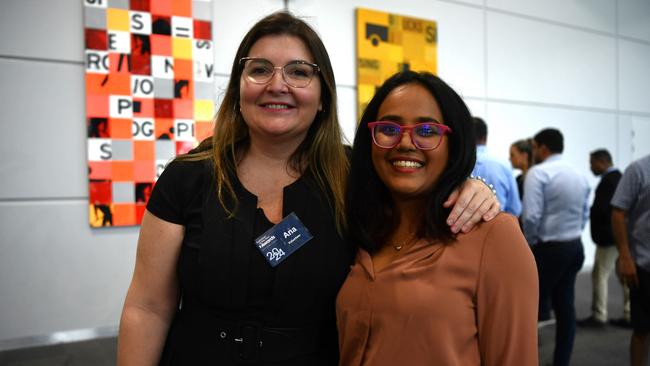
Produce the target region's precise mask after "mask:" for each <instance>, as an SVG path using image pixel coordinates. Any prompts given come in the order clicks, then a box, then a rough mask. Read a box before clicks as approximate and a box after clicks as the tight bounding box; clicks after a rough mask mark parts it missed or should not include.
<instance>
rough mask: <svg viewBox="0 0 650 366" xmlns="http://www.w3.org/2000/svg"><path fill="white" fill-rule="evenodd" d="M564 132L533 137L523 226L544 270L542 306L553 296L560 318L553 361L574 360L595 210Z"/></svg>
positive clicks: (541, 272)
mask: <svg viewBox="0 0 650 366" xmlns="http://www.w3.org/2000/svg"><path fill="white" fill-rule="evenodd" d="M563 150H564V137H563V136H562V133H561V132H560V131H558V130H556V129H552V128H548V129H544V130H542V131H540V132H538V133H537V134H536V135H535V137H533V158H534V160H535V161H536V162H537V163H538V164H537V165H535V166H533V167H532V168H531V169H530V170H529V171H528V173H527V174H526V180H525V182H524V191H525V192H526V194H525V195H524V202H523V213H522V220H521V221H522V226H523V230H524V235H525V236H526V239H527V240H528V243H529V244H530V245H531V246H532V251H533V254H534V255H535V260H536V262H537V271H538V273H539V299H540V311H541V310H542V307H543V305H544V304H546V303H547V301H548V299H549V298H550V299H551V302H552V306H553V311H554V312H555V319H556V336H555V352H554V355H553V365H555V366H561V365H569V361H570V360H571V352H572V350H573V339H574V337H575V331H576V313H575V304H574V303H575V281H576V274H577V273H578V271H579V270H580V268H581V267H582V262H583V261H584V258H585V256H584V250H583V247H582V241H581V240H580V237H581V235H582V230H583V228H584V226H585V223H586V222H587V217H588V214H589V206H588V200H587V198H588V196H589V191H590V188H589V183H588V181H587V178H586V177H584V176H583V175H581V174H579V173H578V172H577V171H576V170H575V169H574V168H573V167H571V166H570V165H569V164H567V163H566V162H565V161H564V160H563V159H562V151H563Z"/></svg>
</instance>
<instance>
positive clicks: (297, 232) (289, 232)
mask: <svg viewBox="0 0 650 366" xmlns="http://www.w3.org/2000/svg"><path fill="white" fill-rule="evenodd" d="M312 238H313V236H312V235H311V233H310V232H309V230H307V228H306V227H305V226H304V225H303V224H302V222H300V219H298V216H296V214H295V213H293V212H292V213H290V214H289V215H288V216H287V217H285V218H284V219H283V220H282V221H280V222H279V223H278V224H277V225H275V226H273V227H272V228H270V229H268V230H267V231H266V232H265V233H264V234H262V235H260V236H259V237H258V238H257V239H255V245H256V246H257V249H259V251H260V252H261V253H262V255H263V256H264V258H266V261H267V262H269V264H270V265H271V267H276V266H277V265H278V264H280V263H282V261H283V260H285V259H286V258H287V257H289V256H290V255H291V254H293V252H295V251H296V250H298V249H299V248H300V247H302V246H303V245H305V243H307V242H308V241H310V240H311V239H312Z"/></svg>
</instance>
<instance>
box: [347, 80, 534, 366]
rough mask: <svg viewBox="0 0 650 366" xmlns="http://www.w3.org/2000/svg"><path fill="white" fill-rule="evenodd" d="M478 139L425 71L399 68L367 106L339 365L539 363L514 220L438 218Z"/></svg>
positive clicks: (458, 102) (350, 191)
mask: <svg viewBox="0 0 650 366" xmlns="http://www.w3.org/2000/svg"><path fill="white" fill-rule="evenodd" d="M475 148H476V146H475V139H474V136H473V129H472V119H471V116H470V113H469V111H468V109H467V107H466V106H465V104H464V103H463V101H462V99H461V98H460V97H459V96H458V95H457V94H456V93H455V92H454V91H453V90H452V89H451V88H450V87H449V86H448V85H447V84H445V83H444V82H443V81H442V80H441V79H439V78H438V77H436V76H434V75H431V74H429V73H416V72H413V71H406V72H402V73H399V74H396V75H394V76H393V77H391V78H390V79H389V80H387V81H386V82H385V83H384V84H383V85H382V86H381V88H379V90H378V91H377V92H376V94H375V96H374V98H373V99H372V100H371V101H370V103H369V104H368V107H367V108H366V110H365V113H364V114H363V117H362V119H361V123H360V125H359V129H358V131H357V134H356V137H355V140H354V146H353V149H352V157H351V166H350V179H349V181H348V187H347V198H346V214H347V228H348V233H349V237H350V242H351V243H352V244H353V245H354V246H355V247H356V248H357V254H356V259H355V263H354V265H353V266H352V268H351V271H350V274H349V275H348V277H347V279H346V281H345V283H344V284H343V286H342V288H341V290H340V292H339V294H338V297H337V302H336V309H337V321H338V329H339V343H340V350H341V359H340V363H339V364H340V365H341V366H358V365H367V366H383V365H386V366H393V365H463V366H469V365H483V366H485V365H488V366H490V365H494V366H497V365H498V366H508V365H513V366H521V365H527V366H528V365H537V362H538V360H537V296H538V292H537V291H538V290H537V287H538V284H537V272H536V267H535V261H534V259H533V256H532V254H531V252H530V249H529V248H528V244H526V241H525V239H524V237H523V235H522V233H521V230H519V226H518V224H517V219H516V218H515V217H514V216H512V215H509V214H505V213H502V214H499V215H498V216H497V217H496V218H495V219H494V220H491V221H490V222H484V223H481V224H479V225H478V226H477V228H476V229H474V230H473V231H472V232H469V233H458V234H455V233H453V232H452V231H451V230H449V227H448V226H447V225H446V224H445V218H446V217H447V215H448V209H445V208H444V207H443V206H442V204H441V203H442V202H443V201H445V199H446V197H447V196H448V195H449V193H450V192H451V190H452V189H453V187H455V186H457V185H458V184H460V183H461V182H463V181H464V180H465V179H466V177H467V176H468V175H469V174H470V172H471V171H472V167H473V166H474V160H475V157H476V154H475Z"/></svg>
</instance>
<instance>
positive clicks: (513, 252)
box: [476, 213, 539, 366]
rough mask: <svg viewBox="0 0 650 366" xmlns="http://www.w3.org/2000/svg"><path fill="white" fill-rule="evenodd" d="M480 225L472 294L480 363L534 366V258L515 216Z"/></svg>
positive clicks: (535, 353) (535, 289) (506, 216)
mask: <svg viewBox="0 0 650 366" xmlns="http://www.w3.org/2000/svg"><path fill="white" fill-rule="evenodd" d="M484 225H486V226H487V227H486V229H487V233H486V234H485V241H484V245H483V247H482V249H481V250H482V254H481V261H480V269H479V278H478V286H477V295H476V302H477V304H476V308H477V318H478V337H479V347H480V352H481V364H482V365H487V366H493V365H494V366H496V365H499V366H509V365H513V366H515V365H527V366H528V365H537V363H538V357H537V307H538V297H539V285H538V277H537V267H536V265H535V259H534V257H533V254H532V252H531V250H530V247H529V246H528V243H527V242H526V240H525V239H524V236H523V234H522V233H521V229H520V228H519V224H518V222H517V219H516V218H515V217H514V216H512V215H509V214H504V213H502V214H499V215H497V217H496V218H495V219H494V220H492V222H490V223H489V224H484ZM477 250H478V248H477Z"/></svg>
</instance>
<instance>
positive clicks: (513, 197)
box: [504, 167, 521, 216]
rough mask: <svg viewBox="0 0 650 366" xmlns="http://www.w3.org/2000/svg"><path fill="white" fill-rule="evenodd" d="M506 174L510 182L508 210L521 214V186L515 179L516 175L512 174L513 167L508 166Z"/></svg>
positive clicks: (517, 214) (516, 214) (514, 213)
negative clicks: (519, 186)
mask: <svg viewBox="0 0 650 366" xmlns="http://www.w3.org/2000/svg"><path fill="white" fill-rule="evenodd" d="M504 174H505V177H506V179H507V182H508V187H507V189H508V190H507V194H508V197H507V198H506V199H507V202H508V204H507V210H506V211H507V212H510V213H511V214H513V215H515V216H519V215H520V214H521V201H520V200H519V188H518V187H517V181H516V180H515V176H514V175H513V174H512V169H510V168H509V167H508V168H506V170H505V172H504Z"/></svg>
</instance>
